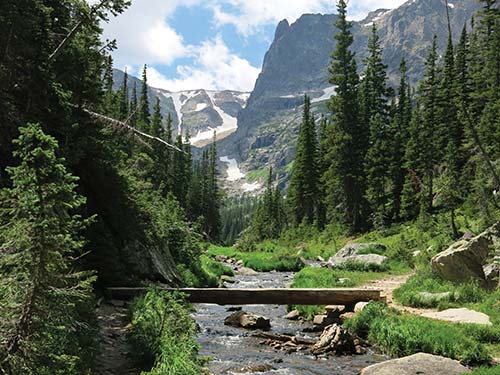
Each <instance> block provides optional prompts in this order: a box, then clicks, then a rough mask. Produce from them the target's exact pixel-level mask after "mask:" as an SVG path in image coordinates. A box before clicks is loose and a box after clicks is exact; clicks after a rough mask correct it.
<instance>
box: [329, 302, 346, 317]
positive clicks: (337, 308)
mask: <svg viewBox="0 0 500 375" xmlns="http://www.w3.org/2000/svg"><path fill="white" fill-rule="evenodd" d="M325 311H326V313H327V314H328V315H334V316H337V317H338V316H340V315H341V314H342V313H344V312H345V306H344V305H328V306H325Z"/></svg>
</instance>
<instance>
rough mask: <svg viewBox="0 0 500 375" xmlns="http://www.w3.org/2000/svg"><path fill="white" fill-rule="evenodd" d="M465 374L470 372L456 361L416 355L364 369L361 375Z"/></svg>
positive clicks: (425, 354) (430, 355)
mask: <svg viewBox="0 0 500 375" xmlns="http://www.w3.org/2000/svg"><path fill="white" fill-rule="evenodd" d="M467 372H470V370H469V369H467V367H464V366H462V365H461V364H460V363H459V362H458V361H454V360H452V359H449V358H444V357H439V356H435V355H432V354H427V353H417V354H414V355H411V356H409V357H404V358H399V359H393V360H391V361H385V362H382V363H378V364H376V365H372V366H369V367H366V368H365V369H363V370H362V371H361V375H417V374H418V375H459V374H464V373H467Z"/></svg>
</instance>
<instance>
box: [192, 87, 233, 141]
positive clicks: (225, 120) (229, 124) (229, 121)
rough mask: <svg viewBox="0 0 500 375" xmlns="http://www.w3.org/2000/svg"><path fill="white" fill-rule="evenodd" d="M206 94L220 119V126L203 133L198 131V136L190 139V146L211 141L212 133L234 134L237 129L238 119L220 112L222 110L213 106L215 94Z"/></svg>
mask: <svg viewBox="0 0 500 375" xmlns="http://www.w3.org/2000/svg"><path fill="white" fill-rule="evenodd" d="M207 94H208V96H209V97H210V100H211V102H212V105H213V108H214V110H215V111H216V112H217V113H218V114H219V116H220V117H221V118H222V125H221V126H218V127H216V128H209V129H208V130H205V131H199V132H198V134H196V136H195V137H193V138H192V139H191V143H192V144H195V143H197V142H200V141H206V140H208V139H211V138H212V137H213V136H214V131H216V132H217V134H222V133H227V132H234V131H236V129H238V119H237V118H236V117H233V116H230V115H228V114H227V113H226V112H224V111H223V110H222V108H220V107H218V106H216V105H215V101H214V94H215V92H207Z"/></svg>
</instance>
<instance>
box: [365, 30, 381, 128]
mask: <svg viewBox="0 0 500 375" xmlns="http://www.w3.org/2000/svg"><path fill="white" fill-rule="evenodd" d="M363 62H364V63H365V65H366V70H365V74H364V78H363V81H362V82H361V88H360V96H361V100H360V104H361V106H360V107H361V110H362V114H363V115H362V117H363V121H364V123H365V127H366V129H369V127H370V121H371V120H372V119H373V118H374V117H375V116H376V115H380V116H381V117H382V118H384V117H385V116H386V115H387V110H388V105H387V94H388V89H387V65H385V64H384V62H383V50H382V47H381V46H380V37H379V36H378V32H377V26H376V25H375V24H373V26H372V33H371V36H370V39H369V40H368V57H366V58H365V59H364V61H363ZM368 132H369V130H368Z"/></svg>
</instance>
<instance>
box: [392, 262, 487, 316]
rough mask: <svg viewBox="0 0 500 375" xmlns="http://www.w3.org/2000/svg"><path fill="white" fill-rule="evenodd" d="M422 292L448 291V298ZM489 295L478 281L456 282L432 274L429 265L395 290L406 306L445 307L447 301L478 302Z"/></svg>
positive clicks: (399, 300) (395, 294) (398, 298)
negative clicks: (434, 296) (429, 295)
mask: <svg viewBox="0 0 500 375" xmlns="http://www.w3.org/2000/svg"><path fill="white" fill-rule="evenodd" d="M422 292H427V293H448V292H449V296H448V297H446V298H444V297H443V298H434V299H433V298H428V297H427V296H425V295H423V294H422ZM486 296H487V292H486V291H485V290H484V289H482V288H481V287H480V286H479V284H478V283H477V282H476V281H470V282H467V283H462V284H455V283H452V282H450V281H446V280H443V279H441V278H439V277H438V276H436V275H433V274H432V271H431V269H430V267H429V266H426V267H425V268H424V269H421V270H419V272H418V273H417V274H415V275H413V276H412V277H410V278H409V279H408V281H407V282H406V283H405V284H404V285H402V286H401V287H400V288H398V289H396V290H395V291H394V297H395V298H396V300H397V301H398V302H400V303H401V304H403V305H405V306H414V307H437V306H441V307H444V306H445V304H446V303H476V302H481V301H482V300H484V299H485V298H486Z"/></svg>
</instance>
